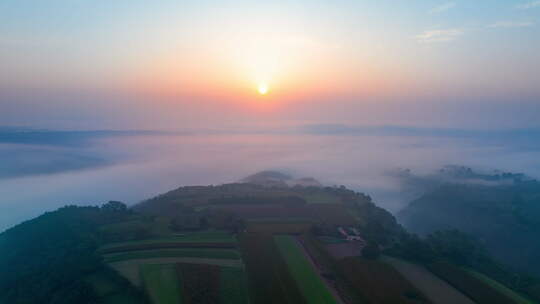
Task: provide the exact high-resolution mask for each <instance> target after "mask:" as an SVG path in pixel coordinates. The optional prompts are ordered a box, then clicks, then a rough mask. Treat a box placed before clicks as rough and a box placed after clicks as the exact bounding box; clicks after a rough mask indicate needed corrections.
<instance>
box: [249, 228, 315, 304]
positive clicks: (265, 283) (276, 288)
mask: <svg viewBox="0 0 540 304" xmlns="http://www.w3.org/2000/svg"><path fill="white" fill-rule="evenodd" d="M240 246H241V248H242V254H243V259H244V262H245V263H246V267H247V272H248V278H249V280H248V284H249V290H250V298H251V299H252V302H253V303H257V304H274V303H280V304H303V303H306V301H305V300H304V298H303V297H302V294H301V293H300V290H299V289H298V287H297V285H296V282H295V281H294V279H293V278H292V276H291V275H290V273H289V271H288V268H287V264H286V263H285V261H284V260H283V259H282V258H281V257H280V255H279V252H278V250H277V248H276V246H275V244H274V241H273V238H272V236H270V235H263V234H252V233H248V234H244V235H242V236H241V237H240Z"/></svg>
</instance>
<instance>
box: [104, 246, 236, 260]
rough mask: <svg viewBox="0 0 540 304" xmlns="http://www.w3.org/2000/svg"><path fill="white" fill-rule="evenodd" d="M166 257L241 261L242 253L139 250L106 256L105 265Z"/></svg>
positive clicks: (195, 249) (191, 250) (220, 250)
mask: <svg viewBox="0 0 540 304" xmlns="http://www.w3.org/2000/svg"><path fill="white" fill-rule="evenodd" d="M166 257H186V258H207V259H232V260H238V259H240V253H239V252H238V251H237V250H233V249H208V248H183V249H156V250H138V251H128V252H121V253H111V254H106V255H104V259H105V263H114V262H120V261H125V260H134V259H151V258H166Z"/></svg>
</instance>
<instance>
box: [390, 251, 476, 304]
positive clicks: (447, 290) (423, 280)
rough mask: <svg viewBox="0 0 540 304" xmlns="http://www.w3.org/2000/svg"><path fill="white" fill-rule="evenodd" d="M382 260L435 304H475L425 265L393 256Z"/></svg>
mask: <svg viewBox="0 0 540 304" xmlns="http://www.w3.org/2000/svg"><path fill="white" fill-rule="evenodd" d="M382 260H383V261H384V262H386V263H388V264H390V265H392V266H393V267H394V268H395V269H396V270H397V271H398V272H399V273H400V274H401V275H403V277H405V278H406V279H407V280H408V281H409V282H411V283H412V284H413V285H414V286H415V287H416V288H418V290H420V291H421V292H422V293H423V294H424V295H425V296H426V297H427V298H428V299H429V300H431V302H433V303H435V304H474V302H473V301H472V300H471V299H470V298H468V297H467V296H465V295H464V294H463V293H461V292H460V291H458V290H457V289H455V288H454V287H452V286H451V285H449V284H448V283H447V282H445V281H443V280H441V279H439V278H438V277H436V276H435V275H434V274H433V273H431V272H430V271H428V270H427V269H425V268H424V267H423V266H420V265H417V264H413V263H410V262H407V261H404V260H400V259H397V258H392V257H383V258H382Z"/></svg>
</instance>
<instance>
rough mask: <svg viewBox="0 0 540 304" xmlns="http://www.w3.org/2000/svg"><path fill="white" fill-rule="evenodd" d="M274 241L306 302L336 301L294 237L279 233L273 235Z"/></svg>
mask: <svg viewBox="0 0 540 304" xmlns="http://www.w3.org/2000/svg"><path fill="white" fill-rule="evenodd" d="M274 241H275V243H276V245H277V247H278V250H279V252H280V254H281V255H282V256H283V257H284V259H285V262H286V263H287V266H288V268H289V271H290V272H291V275H292V277H293V278H294V280H295V281H296V283H297V284H298V287H299V289H300V292H301V293H302V295H303V296H304V298H305V299H306V301H307V303H310V304H319V303H321V304H335V303H337V302H336V300H335V299H334V296H333V295H332V294H331V293H330V291H329V290H328V288H327V287H326V285H325V283H324V282H323V280H322V279H321V277H320V276H319V274H317V272H316V270H315V269H314V268H313V266H312V265H311V264H310V262H309V261H308V260H307V259H306V256H305V254H304V253H303V252H302V249H301V248H300V247H299V245H298V243H297V241H296V239H295V238H294V237H292V236H288V235H280V236H275V237H274Z"/></svg>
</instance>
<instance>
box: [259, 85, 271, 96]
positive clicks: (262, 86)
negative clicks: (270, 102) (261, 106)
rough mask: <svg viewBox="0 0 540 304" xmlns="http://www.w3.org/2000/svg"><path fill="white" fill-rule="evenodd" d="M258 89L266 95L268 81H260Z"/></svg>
mask: <svg viewBox="0 0 540 304" xmlns="http://www.w3.org/2000/svg"><path fill="white" fill-rule="evenodd" d="M257 91H258V92H259V94H261V95H266V93H268V85H267V84H266V83H259V86H258V87H257Z"/></svg>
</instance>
